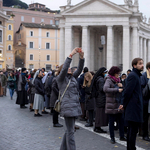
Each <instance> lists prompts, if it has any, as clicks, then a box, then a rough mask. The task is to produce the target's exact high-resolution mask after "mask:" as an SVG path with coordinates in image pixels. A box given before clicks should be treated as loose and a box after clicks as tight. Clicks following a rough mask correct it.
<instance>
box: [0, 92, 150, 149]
mask: <svg viewBox="0 0 150 150" xmlns="http://www.w3.org/2000/svg"><path fill="white" fill-rule="evenodd" d="M15 100H16V95H15V96H14V100H10V98H9V93H7V97H3V98H2V97H0V150H59V148H60V144H61V141H62V137H63V134H64V132H65V127H63V128H53V124H52V116H50V115H49V114H48V115H43V116H42V117H39V118H37V117H34V113H33V112H29V109H20V107H19V105H16V104H15ZM60 123H62V124H63V125H64V120H63V119H60ZM78 125H79V126H81V128H80V130H78V131H76V133H75V139H76V147H77V150H113V149H116V150H117V149H118V150H125V149H126V147H125V146H123V145H121V144H118V143H117V144H115V145H112V144H110V142H109V139H107V138H108V137H109V136H108V134H106V138H105V137H102V136H100V135H98V134H95V133H93V132H92V131H90V130H92V128H91V129H88V130H87V129H86V128H84V126H83V122H82V123H81V122H78ZM82 126H83V128H82ZM106 129H107V130H108V128H106ZM104 136H105V135H104ZM116 136H118V133H116ZM137 145H138V146H139V147H142V148H143V149H146V150H148V149H150V143H147V142H144V141H142V140H141V138H138V143H137ZM139 150H140V149H139Z"/></svg>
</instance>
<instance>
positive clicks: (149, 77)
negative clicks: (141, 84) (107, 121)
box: [146, 70, 150, 79]
mask: <svg viewBox="0 0 150 150" xmlns="http://www.w3.org/2000/svg"><path fill="white" fill-rule="evenodd" d="M146 72H147V78H148V79H150V75H149V71H148V70H147V71H146Z"/></svg>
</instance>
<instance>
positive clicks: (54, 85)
mask: <svg viewBox="0 0 150 150" xmlns="http://www.w3.org/2000/svg"><path fill="white" fill-rule="evenodd" d="M51 89H52V91H51V97H50V107H54V105H55V102H56V100H58V96H59V89H58V85H57V81H56V77H54V78H53V81H52V87H51Z"/></svg>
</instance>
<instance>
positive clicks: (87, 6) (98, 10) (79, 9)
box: [63, 0, 132, 15]
mask: <svg viewBox="0 0 150 150" xmlns="http://www.w3.org/2000/svg"><path fill="white" fill-rule="evenodd" d="M125 13H127V14H130V13H132V12H131V11H130V10H128V9H125V8H123V7H121V6H119V5H117V4H114V3H112V2H110V1H108V0H84V1H83V2H81V3H79V4H77V5H75V6H73V7H71V8H70V9H68V10H66V11H65V12H64V13H63V14H64V15H65V14H66V15H67V14H70V15H71V14H79V15H82V14H125Z"/></svg>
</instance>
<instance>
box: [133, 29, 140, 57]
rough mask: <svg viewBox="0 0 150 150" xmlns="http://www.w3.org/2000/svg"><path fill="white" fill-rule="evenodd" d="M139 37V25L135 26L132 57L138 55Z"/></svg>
mask: <svg viewBox="0 0 150 150" xmlns="http://www.w3.org/2000/svg"><path fill="white" fill-rule="evenodd" d="M138 38H139V36H138V31H137V27H133V43H132V59H134V58H137V57H138Z"/></svg>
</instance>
